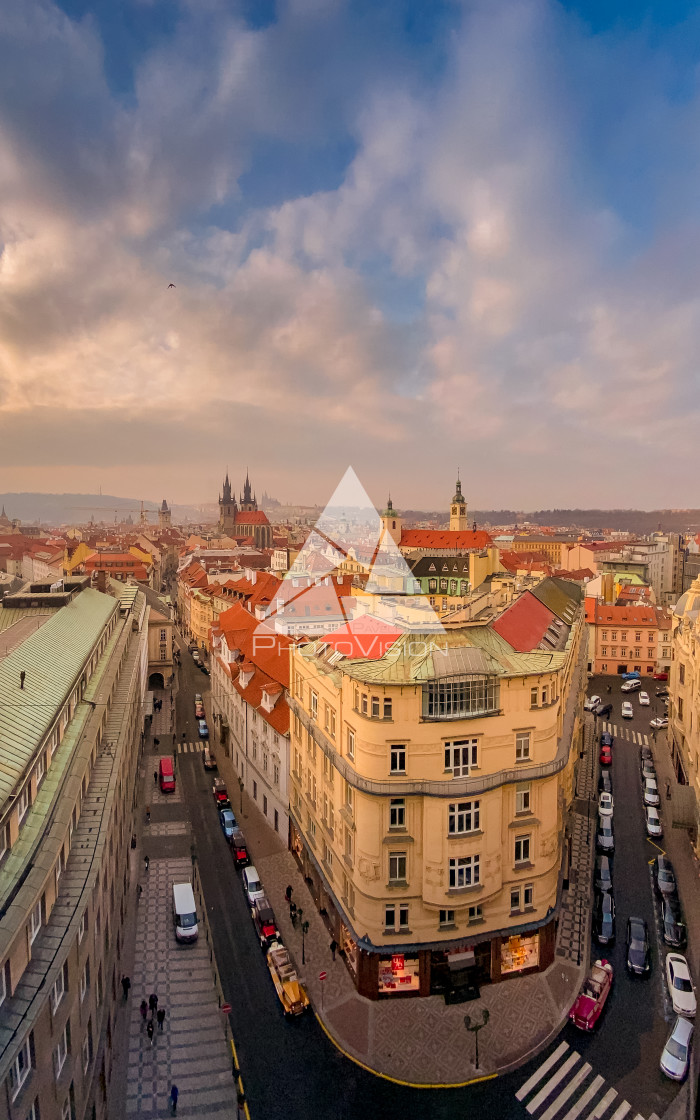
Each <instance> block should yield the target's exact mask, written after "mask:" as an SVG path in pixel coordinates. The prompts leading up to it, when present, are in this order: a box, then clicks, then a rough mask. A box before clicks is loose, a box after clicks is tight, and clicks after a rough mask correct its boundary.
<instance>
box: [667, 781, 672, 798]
mask: <svg viewBox="0 0 700 1120" xmlns="http://www.w3.org/2000/svg"><path fill="white" fill-rule="evenodd" d="M666 800H667V801H670V800H671V783H670V782H669V780H668V778H667V779H666Z"/></svg>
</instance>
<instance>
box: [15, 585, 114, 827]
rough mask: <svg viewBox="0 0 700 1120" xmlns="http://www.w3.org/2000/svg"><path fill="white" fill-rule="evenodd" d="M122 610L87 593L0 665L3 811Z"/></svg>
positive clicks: (100, 596)
mask: <svg viewBox="0 0 700 1120" xmlns="http://www.w3.org/2000/svg"><path fill="white" fill-rule="evenodd" d="M118 610H119V604H118V603H117V602H116V600H115V599H113V598H112V597H111V596H109V595H103V594H102V593H101V592H99V591H94V590H92V589H87V590H85V591H82V592H81V593H80V594H79V595H76V597H75V599H73V601H72V602H71V603H69V604H68V606H65V607H62V608H61V609H60V610H59V611H57V612H56V614H55V615H54V616H53V617H52V618H50V619H48V621H46V622H44V624H43V626H41V628H40V629H39V630H37V631H36V632H35V633H34V634H31V635H30V637H28V638H27V639H26V640H25V641H24V642H22V644H21V645H20V646H18V647H17V649H15V650H14V651H13V652H12V653H10V654H9V655H8V656H7V657H6V658H5V659H4V660H2V661H0V811H2V809H3V807H4V805H5V802H6V801H7V798H8V797H9V795H10V793H11V792H12V790H13V789H14V787H15V785H16V783H17V781H18V780H19V779H20V778H21V777H22V775H23V774H24V772H25V771H26V769H27V766H28V765H29V763H30V762H31V760H32V758H33V756H34V754H35V752H36V750H37V748H38V747H39V745H40V743H41V742H42V740H43V739H44V738H45V736H46V734H47V732H48V731H49V729H50V728H51V725H52V724H53V722H54V720H55V718H56V713H57V711H58V709H59V708H60V707H61V705H62V704H63V703H64V701H65V700H66V699H67V698H68V697H69V696H70V694H71V692H72V690H73V688H74V687H75V685H76V683H77V681H78V679H79V677H80V674H81V672H82V669H83V667H84V665H85V663H86V661H87V660H88V659H89V657H90V654H91V653H92V651H93V649H94V647H95V645H96V644H97V642H98V641H99V638H100V636H101V634H102V631H103V629H104V627H105V625H106V624H107V622H108V621H109V619H110V617H111V615H112V614H114V613H115V612H116V611H118ZM22 670H24V672H25V673H26V678H25V683H24V688H23V689H21V688H20V672H21V671H22Z"/></svg>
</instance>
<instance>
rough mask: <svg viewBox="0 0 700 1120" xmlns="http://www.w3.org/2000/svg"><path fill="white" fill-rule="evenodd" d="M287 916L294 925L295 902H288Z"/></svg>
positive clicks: (295, 917) (295, 921)
mask: <svg viewBox="0 0 700 1120" xmlns="http://www.w3.org/2000/svg"><path fill="white" fill-rule="evenodd" d="M289 917H290V919H291V922H292V925H293V926H295V925H296V924H297V904H296V902H290V903H289Z"/></svg>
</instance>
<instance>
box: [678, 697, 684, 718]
mask: <svg viewBox="0 0 700 1120" xmlns="http://www.w3.org/2000/svg"><path fill="white" fill-rule="evenodd" d="M678 718H679V720H680V721H681V723H682V722H683V697H682V696H679V697H678Z"/></svg>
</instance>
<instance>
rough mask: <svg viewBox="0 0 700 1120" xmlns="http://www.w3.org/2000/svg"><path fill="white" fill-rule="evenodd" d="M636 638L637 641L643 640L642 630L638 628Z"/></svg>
mask: <svg viewBox="0 0 700 1120" xmlns="http://www.w3.org/2000/svg"><path fill="white" fill-rule="evenodd" d="M634 640H635V642H641V640H642V632H641V630H637V632H636V633H635V635H634Z"/></svg>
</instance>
